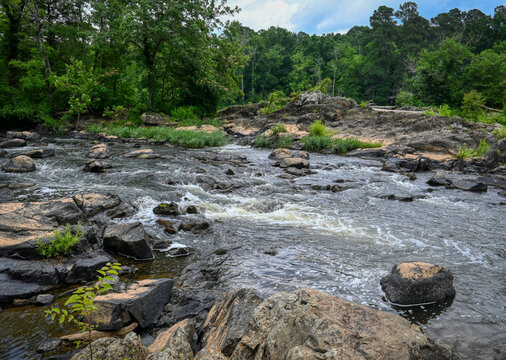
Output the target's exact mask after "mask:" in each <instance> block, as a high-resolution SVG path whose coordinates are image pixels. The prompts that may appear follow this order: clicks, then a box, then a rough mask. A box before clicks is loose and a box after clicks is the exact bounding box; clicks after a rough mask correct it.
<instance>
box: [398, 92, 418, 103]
mask: <svg viewBox="0 0 506 360" xmlns="http://www.w3.org/2000/svg"><path fill="white" fill-rule="evenodd" d="M395 104H396V105H397V106H420V105H421V104H420V100H418V99H417V98H416V96H415V94H413V93H412V92H409V91H404V90H401V91H399V93H398V94H397V97H396V99H395Z"/></svg>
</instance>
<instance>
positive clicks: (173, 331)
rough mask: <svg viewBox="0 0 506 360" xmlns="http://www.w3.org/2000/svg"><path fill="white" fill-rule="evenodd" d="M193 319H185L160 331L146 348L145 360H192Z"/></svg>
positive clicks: (194, 323)
mask: <svg viewBox="0 0 506 360" xmlns="http://www.w3.org/2000/svg"><path fill="white" fill-rule="evenodd" d="M195 325H196V322H195V319H185V320H182V321H180V322H178V323H177V324H175V325H174V326H172V327H171V328H169V329H167V330H164V331H161V332H159V333H158V335H157V336H156V339H155V341H154V342H153V344H151V345H150V346H149V347H148V352H149V353H151V355H149V356H148V357H147V358H146V359H147V360H179V359H181V360H182V359H188V360H191V359H193V347H194V341H193V338H194V334H195Z"/></svg>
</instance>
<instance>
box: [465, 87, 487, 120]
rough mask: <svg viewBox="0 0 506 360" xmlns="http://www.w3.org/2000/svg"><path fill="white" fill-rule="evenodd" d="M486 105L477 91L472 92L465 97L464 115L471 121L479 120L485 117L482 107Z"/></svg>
mask: <svg viewBox="0 0 506 360" xmlns="http://www.w3.org/2000/svg"><path fill="white" fill-rule="evenodd" d="M484 104H485V99H484V98H483V96H482V95H481V94H480V93H479V92H477V91H476V90H472V91H470V92H468V93H467V94H465V95H464V98H463V100H462V106H461V110H462V115H463V116H464V117H465V118H466V119H468V120H471V121H476V120H478V118H479V117H481V116H483V115H485V111H484V110H483V109H482V105H484Z"/></svg>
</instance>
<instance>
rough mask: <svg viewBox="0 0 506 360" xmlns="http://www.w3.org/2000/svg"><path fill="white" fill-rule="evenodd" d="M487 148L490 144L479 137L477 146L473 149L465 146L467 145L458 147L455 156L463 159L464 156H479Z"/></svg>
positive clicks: (487, 149)
mask: <svg viewBox="0 0 506 360" xmlns="http://www.w3.org/2000/svg"><path fill="white" fill-rule="evenodd" d="M489 150H490V145H489V144H488V143H487V141H486V140H485V139H481V140H480V144H479V145H478V147H476V148H474V149H472V148H469V147H467V145H464V146H462V147H459V148H458V151H459V152H458V154H457V158H458V159H464V158H473V157H480V156H483V155H485V154H486V153H487V152H488V151H489Z"/></svg>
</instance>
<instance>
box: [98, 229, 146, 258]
mask: <svg viewBox="0 0 506 360" xmlns="http://www.w3.org/2000/svg"><path fill="white" fill-rule="evenodd" d="M103 244H104V248H105V249H107V250H110V251H114V252H117V253H118V254H121V255H125V256H131V257H133V258H135V259H138V260H151V259H153V252H152V251H151V244H150V241H149V235H148V234H147V233H146V231H145V230H144V226H143V225H142V224H141V223H140V222H134V223H124V224H115V225H110V226H108V227H107V228H106V229H105V230H104V240H103Z"/></svg>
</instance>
